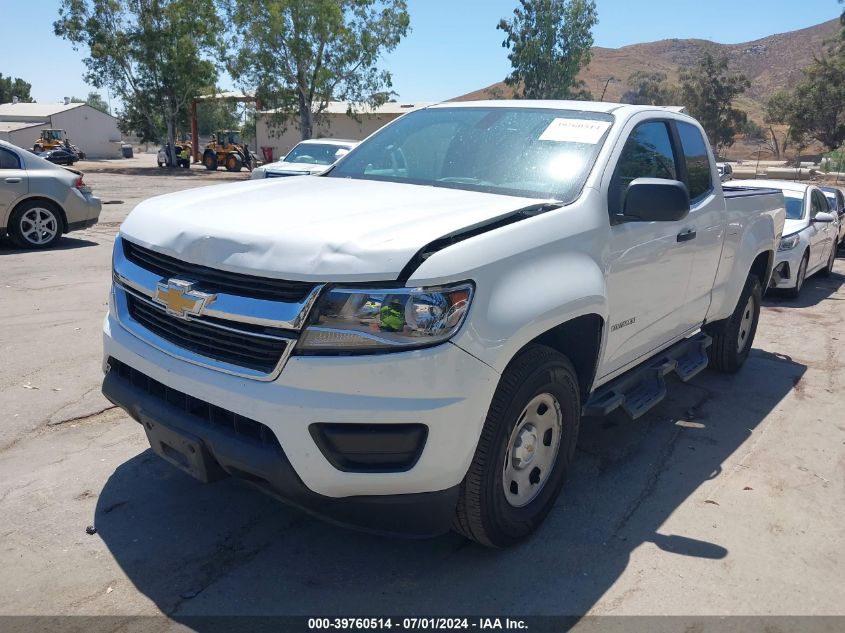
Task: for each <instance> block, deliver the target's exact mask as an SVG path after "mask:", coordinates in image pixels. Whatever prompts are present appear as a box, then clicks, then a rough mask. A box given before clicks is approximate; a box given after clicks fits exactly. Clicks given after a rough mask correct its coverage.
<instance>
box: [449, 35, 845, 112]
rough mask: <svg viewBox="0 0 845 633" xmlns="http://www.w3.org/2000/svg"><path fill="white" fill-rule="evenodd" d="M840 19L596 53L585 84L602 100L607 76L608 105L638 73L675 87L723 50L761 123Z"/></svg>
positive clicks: (500, 91) (488, 93) (504, 91)
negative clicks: (744, 37) (658, 75)
mask: <svg viewBox="0 0 845 633" xmlns="http://www.w3.org/2000/svg"><path fill="white" fill-rule="evenodd" d="M838 28H839V19H838V18H835V19H833V20H830V21H828V22H823V23H821V24H817V25H815V26H811V27H809V28H806V29H801V30H799V31H791V32H789V33H779V34H777V35H770V36H768V37H764V38H762V39H759V40H754V41H753V42H746V43H744V44H717V43H714V42H710V41H708V40H695V39H685V40H681V39H671V40H660V41H658V42H649V43H646V44H632V45H630V46H623V47H622V48H601V47H596V48H594V49H593V59H592V61H591V62H590V65H589V66H588V67H587V68H585V69H584V71H583V72H582V73H581V75H580V78H581V79H583V80H584V81H585V82H586V84H587V87H588V88H589V90H590V91H591V92H592V93H593V96H594V97H595V98H596V99H598V98H599V96H600V95H601V93H602V90H603V89H604V85H605V82H606V81H607V79H608V78H609V77H613V78H615V79H616V81H611V82H610V84H609V85H608V87H607V93H606V94H605V101H618V100H619V99H621V97H622V95H623V93H624V92H625V91H626V90H628V89H629V86H628V85H627V83H626V81H627V79H628V77H629V76H630V75H631V74H632V73H634V72H636V71H638V70H646V71H660V72H664V73H666V74H667V76H668V78H669V81H670V82H673V83H677V81H678V73H679V70H680V69H682V68H687V67H690V66H692V65H693V64H694V63H695V61H696V59H698V57H699V56H700V55H701V54H702V52H703V51H705V50H707V49H710V50H713V51H724V52H725V53H727V54H728V57H729V59H730V63H731V69H732V70H736V71H739V72H742V73H744V74H745V75H746V76H747V77H748V78H749V79H750V80H751V88H750V90H749V91H748V92H747V93H746V94H745V95H744V96H743V98H742V99H741V101H740V103H739V104H738V105H739V106H740V107H742V108H743V109H745V110H746V111H747V112H748V114H749V115H750V116H751V117H752V118H754V119H757V120H760V119H761V118H762V112H763V106H764V104H765V102H766V101H767V100H768V99H769V97H771V96H772V94H774V93H775V92H777V91H778V90H782V89H784V88H789V87H791V86H792V85H794V84H795V83H796V81H798V79H799V78H800V77H801V75H802V73H803V69H804V68H806V67H807V66H809V65H810V64H811V63H812V62H813V55H814V54H817V53H818V52H819V51H820V50H822V48H823V46H824V42H825V40H828V39H830V38H831V37H833V36H834V35H835V33H836V32H837V30H838ZM511 95H513V91H512V89H511V88H509V87H508V86H506V85H505V84H504V83H502V82H499V83H496V84H493V85H492V86H488V87H486V88H482V89H481V90H476V91H474V92H470V93H468V94H465V95H462V96H460V97H457V98H456V99H455V100H456V101H470V100H473V99H490V98H507V97H509V96H511Z"/></svg>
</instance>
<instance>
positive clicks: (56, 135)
mask: <svg viewBox="0 0 845 633" xmlns="http://www.w3.org/2000/svg"><path fill="white" fill-rule="evenodd" d="M53 149H64V150H67V151H68V152H71V153H72V154H75V155H76V157H77V158H78V159H80V160H82V159H83V158H85V152H82V151H80V150H79V148H78V147H76V145H73V144H71V142H70V140H69V139H68V137H67V131H65V130H54V129H43V130H41V136H39V137H38V139H37V140H36V141H35V143H34V144H33V145H32V151H33V153H35V154H40V153H41V152H49V151H50V150H53Z"/></svg>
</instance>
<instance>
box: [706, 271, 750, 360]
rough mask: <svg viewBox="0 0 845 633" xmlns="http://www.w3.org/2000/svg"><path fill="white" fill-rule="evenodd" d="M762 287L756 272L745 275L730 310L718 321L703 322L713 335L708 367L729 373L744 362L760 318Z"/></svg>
mask: <svg viewBox="0 0 845 633" xmlns="http://www.w3.org/2000/svg"><path fill="white" fill-rule="evenodd" d="M762 300H763V288H762V286H761V285H760V280H759V279H758V278H757V276H756V275H749V276H748V278H747V279H746V280H745V286H744V287H743V289H742V294H740V296H739V301H738V302H737V304H736V308H735V309H734V312H733V314H732V315H731V316H730V317H729V318H727V319H724V320H722V321H717V322H715V323H711V324H710V325H707V326H705V328H704V331H705V332H707V334H709V335H710V336H711V337H713V342H712V344H711V345H710V368H711V369H715V370H716V371H720V372H723V373H727V374H732V373H734V372H736V371H738V370H739V368H740V367H742V366H743V364H745V360H746V359H747V358H748V354H749V353H750V352H751V344H752V343H753V342H754V335H755V334H756V333H757V323H758V321H759V320H760V304H761V303H762Z"/></svg>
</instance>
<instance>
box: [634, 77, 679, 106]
mask: <svg viewBox="0 0 845 633" xmlns="http://www.w3.org/2000/svg"><path fill="white" fill-rule="evenodd" d="M628 85H629V86H630V87H631V89H630V90H628V91H627V92H625V94H624V95H622V103H631V104H633V105H656V106H664V105H672V103H673V102H675V101H676V100H677V93H678V89H677V88H676V87H675V86H673V85H671V84H669V83H667V81H666V73H661V72H653V73H651V72H647V71H644V70H638V71H637V72H635V73H633V74H632V75H631V76H630V77H628Z"/></svg>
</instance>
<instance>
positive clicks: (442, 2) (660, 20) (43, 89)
mask: <svg viewBox="0 0 845 633" xmlns="http://www.w3.org/2000/svg"><path fill="white" fill-rule="evenodd" d="M408 4H409V9H410V13H411V27H412V32H411V34H410V35H409V36H408V37H407V38H406V39H404V40H403V41H402V43H401V44H399V46H398V48H397V49H396V50H395V51H393V52H392V53H390V54H389V55H387V56H386V57H385V59H384V66H385V67H386V68H387V69H388V70H390V71H391V72H392V73H393V78H394V89H395V90H396V91H397V92H398V93H399V95H400V99H401V100H402V101H439V100H443V99H448V98H451V97H454V96H458V95H460V94H464V93H467V92H470V91H472V90H476V89H478V88H483V87H485V86H487V85H489V84H491V83H494V82H496V81H500V80H501V79H503V78H504V76H505V75H506V74H507V72H508V69H509V65H508V60H507V51H506V50H505V49H503V48H502V46H501V44H502V40H503V39H504V38H503V33H502V32H501V31H497V30H496V24H497V22H498V21H499V19H500V18H503V17H510V15H511V14H512V11H513V8H514V7H515V6H516V5H517V0H408ZM596 5H597V8H598V14H599V24H598V25H597V26H596V28H595V30H594V37H595V43H596V45H597V46H606V47H613V48H615V47H619V46H624V45H626V44H636V43H639V42H649V41H653V40H659V39H665V38H671V37H678V38H687V37H696V38H702V39H711V40H713V41H716V42H722V43H737V42H745V41H749V40H754V39H757V38H760V37H764V36H766V35H771V34H772V33H782V32H784V31H794V30H797V29H801V28H804V27H807V26H812V25H813V24H818V23H819V22H823V21H825V20H830V19H832V18H834V17H836V16H838V15H839V13H840V11H841V10H842V5H841V4H838V3H837V2H836V0H801V1H800V2H796V1H795V0H789V1H785V0H647V1H642V0H641V1H639V2H635V1H631V0H597V1H596ZM58 6H59V0H36V1H35V2H22V1H20V0H0V15H2V25H3V29H2V34H3V41H4V46H3V49H4V51H7V53H6V54H4V55H3V56H2V58H1V59H0V73H2V74H3V75H4V76H8V75H11V76H13V77H22V78H24V79H26V80H27V81H29V82H30V83H31V84H32V94H33V96H34V97H35V99H36V100H38V101H42V102H58V101H60V100H61V99H62V97H65V96H67V97H70V96H79V97H83V96H85V95H87V94H88V92H89V90H90V87H89V86H87V85H86V84H85V82H84V81H83V79H82V75H83V72H84V66H83V64H82V58H83V57H84V55H83V53H82V52H76V51H74V50H73V48H72V47H71V46H70V44H68V43H67V42H65V41H63V40H61V39H59V38H57V37H55V36H54V35H53V30H52V22H53V20H55V18H56V15H57V7H58ZM8 51H21V52H20V54H14V55H10V54H8ZM28 51H33V53H34V54H32V53H30V52H28ZM102 92H103V96H104V97H106V96H107V95H106V93H105V91H102Z"/></svg>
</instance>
